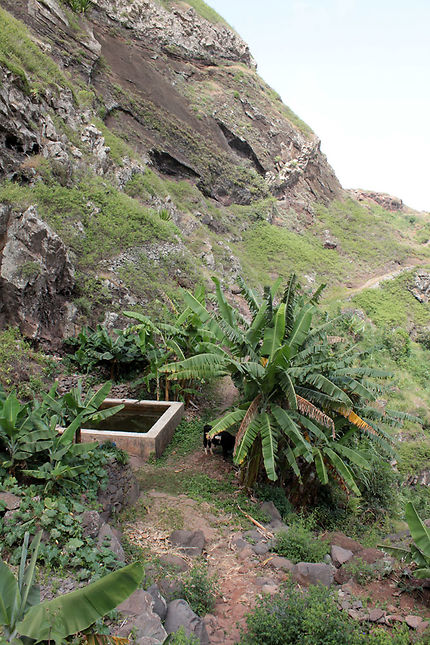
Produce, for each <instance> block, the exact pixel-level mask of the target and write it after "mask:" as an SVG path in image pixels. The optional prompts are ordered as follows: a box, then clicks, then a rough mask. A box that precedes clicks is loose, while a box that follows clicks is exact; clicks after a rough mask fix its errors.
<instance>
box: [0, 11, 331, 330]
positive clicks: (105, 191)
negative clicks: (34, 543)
mask: <svg viewBox="0 0 430 645" xmlns="http://www.w3.org/2000/svg"><path fill="white" fill-rule="evenodd" d="M2 6H3V7H4V9H0V32H1V33H2V36H1V37H0V182H1V183H0V201H3V204H4V206H3V208H4V209H6V210H5V211H4V212H7V213H9V215H8V217H9V219H10V222H11V224H8V225H7V227H8V228H7V231H6V233H4V234H5V235H6V234H7V240H8V241H7V243H6V244H5V245H4V248H3V264H2V267H6V266H7V262H8V261H9V260H7V261H6V256H5V255H4V254H5V252H6V251H7V252H8V253H12V255H9V256H8V257H9V258H10V257H14V258H15V260H14V261H16V262H17V263H20V264H21V265H22V264H23V263H24V264H25V263H28V262H35V263H36V264H37V265H38V266H40V267H42V269H41V271H40V272H39V274H38V278H37V279H36V278H35V279H34V280H33V282H31V281H30V282H31V284H29V283H28V281H27V283H26V285H25V286H23V282H22V277H21V278H19V280H18V278H17V277H16V276H17V275H18V273H17V272H18V271H19V266H20V265H18V264H17V266H16V271H15V273H13V271H12V272H10V271H9V272H8V271H6V269H4V270H3V268H2V275H1V279H2V287H1V288H2V293H3V294H4V295H3V298H4V305H3V310H2V318H1V322H2V323H3V324H5V323H7V322H16V321H21V322H22V325H24V324H27V323H24V321H30V322H28V329H29V333H30V334H31V335H33V336H35V337H44V336H48V337H49V336H55V335H58V334H62V333H63V331H64V326H65V325H66V327H67V328H68V329H73V324H74V323H76V324H79V323H80V322H82V320H81V319H80V318H79V316H80V315H81V314H82V311H80V310H79V307H78V310H76V308H75V307H73V306H72V305H71V301H72V300H75V301H76V300H78V301H79V302H80V304H81V309H87V310H88V309H93V308H94V307H93V305H94V302H96V303H97V307H96V308H95V309H94V311H93V312H92V313H93V315H94V316H99V315H100V312H101V311H102V310H106V309H108V310H110V314H109V315H110V318H109V319H110V320H111V319H116V318H115V316H117V313H115V311H116V309H119V308H120V307H121V306H123V305H124V304H130V303H140V304H142V305H143V306H147V305H148V303H149V302H150V301H151V300H152V299H153V297H154V295H155V296H160V294H164V295H165V296H166V298H165V299H164V300H165V301H166V302H167V301H168V295H167V291H168V289H167V290H166V289H165V288H164V286H165V285H166V284H167V285H169V288H170V291H171V292H172V290H174V289H175V287H176V286H177V285H180V286H186V287H190V286H192V284H193V282H195V281H197V280H200V279H203V280H204V279H205V278H206V277H207V276H208V275H210V273H212V272H214V271H215V272H217V273H218V274H219V275H221V276H222V277H223V279H224V280H225V281H226V282H227V283H228V282H231V281H233V280H234V278H235V276H236V274H237V273H238V272H240V271H241V270H242V267H241V258H240V254H238V253H237V250H238V249H239V247H240V244H241V241H242V240H243V235H244V234H245V233H246V232H247V231H249V230H251V229H252V228H253V227H254V226H255V225H257V224H258V222H266V223H268V224H269V225H272V226H279V227H281V228H282V227H283V228H285V227H286V228H291V229H292V230H298V231H300V230H301V228H303V227H306V226H307V225H309V224H310V223H312V222H314V221H315V218H316V211H315V204H320V205H321V204H322V205H328V204H329V203H330V202H331V201H332V200H334V199H339V198H343V196H344V193H343V191H342V188H341V186H340V184H339V182H338V180H337V178H336V176H335V174H334V172H333V170H332V169H331V168H330V166H329V165H328V163H327V161H326V158H325V157H324V155H323V154H322V153H321V150H320V142H319V140H318V138H317V137H316V136H315V135H314V134H313V132H312V131H311V130H310V129H309V127H308V126H306V124H304V123H303V122H301V121H300V119H299V118H298V117H297V116H296V115H294V114H293V113H292V112H291V111H290V110H289V109H288V108H287V107H286V106H285V105H283V104H282V102H281V101H280V99H279V97H277V95H276V94H275V93H274V92H273V90H271V88H269V87H268V86H267V85H266V84H265V83H264V81H263V80H262V79H261V78H260V77H259V76H258V74H257V72H256V67H255V63H254V61H253V59H252V56H251V54H250V52H249V48H248V46H247V45H246V43H244V42H243V40H242V39H241V38H240V37H239V36H238V35H237V34H236V33H235V32H234V31H233V30H232V29H231V28H229V27H228V25H226V24H225V23H224V22H223V21H222V20H221V19H219V17H217V16H216V15H214V13H213V12H209V13H208V16H209V18H210V20H208V19H207V18H205V17H203V16H201V15H200V14H199V13H197V12H196V11H195V10H194V9H193V8H191V7H189V6H188V5H186V3H183V2H180V3H179V2H178V3H176V2H157V1H156V0H132V1H129V0H94V3H93V5H92V8H91V10H90V11H88V12H87V14H86V15H85V16H83V15H77V14H75V13H73V12H72V11H71V10H70V9H69V8H68V5H67V2H59V1H57V0H16V1H14V2H12V1H11V0H4V2H2ZM18 43H19V44H18ZM10 182H12V183H10ZM29 206H34V207H35V208H36V209H37V210H30V211H28V210H27V209H28V207H29ZM29 213H30V214H31V217H30V216H29ZM32 218H33V219H32ZM34 218H36V219H37V222H39V223H38V224H37V226H39V227H42V228H43V225H42V223H41V220H44V221H45V222H46V226H47V228H46V230H45V233H44V235H46V239H47V240H48V239H49V240H50V242H49V244H51V243H52V244H54V246H55V244H57V245H58V254H57V256H58V258H60V260H59V265H58V266H55V267H54V266H53V265H52V262H51V255H50V254H51V251H50V250H48V247H47V246H46V245H45V247H43V248H39V247H37V248H35V249H32V248H31V247H29V246H28V245H29V244H31V243H32V240H33V239H36V237H37V236H35V233H34ZM8 221H9V220H8ZM27 226H28V227H29V230H28V231H27V232H24V228H26V227H27ZM32 227H33V228H32ZM18 228H19V230H20V231H21V233H22V235H23V236H24V238H25V242H23V240H19V239H18V238H17V240H16V244H17V245H18V247H19V248H20V250H19V252H18V251H16V250H15V251H13V252H12V251H9V250H8V249H9V248H10V245H11V243H12V238H13V236H14V235H15V234H16V232H17V231H18ZM51 229H52V230H51ZM40 230H42V229H40ZM48 231H49V232H48ZM54 231H55V233H54ZM55 234H57V235H59V236H60V238H61V241H60V238H58V239H57V238H55V242H54V241H53V240H54V237H53V236H55ZM5 239H6V238H5ZM8 244H9V247H7V245H8ZM22 244H24V246H25V245H27V246H26V249H27V251H26V252H25V253H24V252H23V251H22ZM47 244H48V243H47ZM49 244H48V246H49ZM61 244H64V247H62V246H61ZM20 245H21V246H20ZM6 247H7V248H6ZM60 248H61V252H60ZM32 254H33V255H34V257H33V255H32ZM54 255H55V254H54ZM48 256H49V257H48ZM34 258H36V259H34ZM67 258H70V260H69V259H67ZM70 261H71V262H72V263H73V265H74V266H75V267H76V268H77V269H78V274H79V276H78V280H77V281H76V283H75V281H74V279H73V276H72V273H73V272H72V270H71V267H70ZM5 262H6V264H5ZM12 274H13V275H12ZM48 274H49V275H51V277H50V278H49V279H48ZM42 277H43V280H42ZM41 281H42V282H43V285H42V282H41ZM90 283H91V287H89V286H88V285H89V284H90ZM150 283H152V287H151V284H150ZM160 284H162V285H164V286H163V288H161V287H160ZM157 285H158V286H157ZM5 294H8V295H7V297H6V295H5ZM164 295H163V298H164ZM54 296H55V297H54ZM14 298H16V302H17V303H19V305H17V306H16V313H15V314H12V313H11V308H12V302H13V301H14ZM85 299H87V300H89V301H90V303H89V305H88V304H87V305H85V307H83V304H82V303H84V304H85V302H84V301H85ZM112 300H114V301H115V302H116V304H114V305H112ZM6 302H7V303H9V304H6ZM49 303H51V304H52V306H50V305H49ZM26 307H27V309H26ZM6 310H8V311H6ZM37 312H39V313H37ZM42 312H45V314H44V315H45V318H44V319H43V320H42V318H43V315H42ZM54 312H55V314H56V313H57V312H62V313H61V314H60V316H59V317H58V320H57V322H56V323H55V324H54V323H53V319H54V318H57V316H56V315H55V316H54ZM71 312H74V313H73V316H74V317H73V316H72V317H71ZM87 313H88V312H87ZM112 314H115V315H114V316H113V317H112ZM38 316H40V317H41V318H40V320H38Z"/></svg>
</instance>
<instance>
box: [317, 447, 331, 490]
mask: <svg viewBox="0 0 430 645" xmlns="http://www.w3.org/2000/svg"><path fill="white" fill-rule="evenodd" d="M314 460H315V468H316V471H317V475H318V478H319V480H320V482H321V484H328V475H327V468H326V467H325V463H324V458H323V456H322V454H321V450H319V449H318V448H315V449H314Z"/></svg>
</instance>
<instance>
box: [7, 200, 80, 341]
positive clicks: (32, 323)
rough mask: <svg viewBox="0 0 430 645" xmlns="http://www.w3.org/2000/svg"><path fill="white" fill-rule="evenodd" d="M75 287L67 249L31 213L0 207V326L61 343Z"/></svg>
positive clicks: (32, 211) (51, 231) (34, 210)
mask: <svg viewBox="0 0 430 645" xmlns="http://www.w3.org/2000/svg"><path fill="white" fill-rule="evenodd" d="M74 284H75V278H74V269H73V266H72V264H71V262H70V259H69V256H68V253H67V249H66V247H65V246H64V244H63V242H62V241H61V239H60V238H59V236H58V235H57V234H56V233H54V231H53V230H52V229H51V228H50V227H49V226H48V225H47V224H46V223H45V222H43V221H42V220H41V219H40V218H39V217H38V214H37V211H36V209H35V208H34V207H33V206H30V208H28V209H27V210H26V211H25V212H13V210H12V208H10V207H9V206H7V205H0V303H1V304H0V326H5V325H19V326H20V328H21V330H22V331H23V332H24V333H25V334H26V335H27V336H29V337H31V338H39V339H47V340H50V341H52V340H54V339H55V338H60V337H61V336H62V334H63V330H64V326H65V324H66V322H67V316H66V307H65V304H66V302H67V301H68V299H69V298H70V296H71V293H72V290H73V287H74Z"/></svg>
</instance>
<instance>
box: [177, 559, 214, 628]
mask: <svg viewBox="0 0 430 645" xmlns="http://www.w3.org/2000/svg"><path fill="white" fill-rule="evenodd" d="M183 594H184V598H185V600H186V601H187V603H188V604H189V605H190V607H191V609H192V610H193V611H195V612H196V614H198V615H199V616H205V615H206V614H209V613H210V612H211V611H213V610H214V609H215V599H216V597H217V585H216V577H215V576H210V575H209V573H208V570H207V568H206V567H205V566H204V565H203V564H196V565H194V566H193V568H192V569H191V570H190V571H189V573H188V575H187V576H186V577H185V578H184V581H183Z"/></svg>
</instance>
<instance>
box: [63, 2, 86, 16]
mask: <svg viewBox="0 0 430 645" xmlns="http://www.w3.org/2000/svg"><path fill="white" fill-rule="evenodd" d="M66 2H67V4H68V5H69V7H70V8H71V10H72V11H75V12H76V13H85V12H86V11H87V10H88V9H89V8H90V7H91V5H92V0H66Z"/></svg>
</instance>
